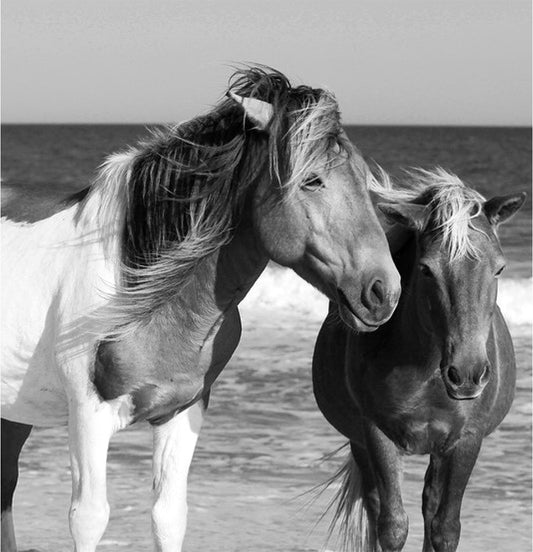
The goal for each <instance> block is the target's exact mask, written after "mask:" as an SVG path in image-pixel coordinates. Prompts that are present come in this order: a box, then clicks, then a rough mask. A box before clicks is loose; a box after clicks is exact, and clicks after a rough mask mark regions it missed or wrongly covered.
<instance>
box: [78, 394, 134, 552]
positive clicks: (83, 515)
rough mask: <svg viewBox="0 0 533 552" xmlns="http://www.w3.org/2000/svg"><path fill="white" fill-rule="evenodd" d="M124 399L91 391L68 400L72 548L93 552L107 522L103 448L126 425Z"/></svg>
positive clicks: (105, 452)
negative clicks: (104, 397) (101, 396)
mask: <svg viewBox="0 0 533 552" xmlns="http://www.w3.org/2000/svg"><path fill="white" fill-rule="evenodd" d="M128 401H129V399H126V400H125V401H124V400H123V399H122V398H119V399H115V400H114V401H109V402H104V401H101V400H100V399H99V398H97V396H96V394H92V395H91V396H90V397H86V398H85V399H83V400H81V401H80V400H71V401H70V402H69V448H70V461H71V471H72V501H71V507H70V516H69V521H70V532H71V534H72V538H73V539H74V546H75V551H76V552H94V550H95V549H96V546H97V544H98V542H99V541H100V539H101V538H102V535H103V534H104V531H105V528H106V526H107V522H108V520H109V504H108V502H107V490H106V462H107V450H108V447H109V441H110V439H111V436H112V435H113V433H115V431H117V430H118V429H121V428H122V427H125V425H127V421H128V417H129V412H130V408H131V405H130V404H129V403H128Z"/></svg>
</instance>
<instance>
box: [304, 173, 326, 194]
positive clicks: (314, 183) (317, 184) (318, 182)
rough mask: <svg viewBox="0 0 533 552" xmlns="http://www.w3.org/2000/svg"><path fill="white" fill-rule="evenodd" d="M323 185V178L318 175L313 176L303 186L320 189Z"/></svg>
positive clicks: (307, 188) (308, 188)
mask: <svg viewBox="0 0 533 552" xmlns="http://www.w3.org/2000/svg"><path fill="white" fill-rule="evenodd" d="M323 186H324V183H323V182H322V179H321V178H320V177H319V176H316V175H315V176H311V177H310V178H308V179H307V180H306V181H305V182H304V183H303V188H305V189H306V190H318V189H319V188H322V187H323Z"/></svg>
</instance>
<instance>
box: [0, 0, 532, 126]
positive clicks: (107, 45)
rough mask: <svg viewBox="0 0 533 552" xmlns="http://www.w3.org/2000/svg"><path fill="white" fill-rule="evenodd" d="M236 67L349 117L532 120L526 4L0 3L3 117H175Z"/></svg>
mask: <svg viewBox="0 0 533 552" xmlns="http://www.w3.org/2000/svg"><path fill="white" fill-rule="evenodd" d="M235 62H260V63H264V64H268V65H271V66H273V67H275V68H277V69H279V70H281V71H283V72H284V73H286V74H287V76H289V78H291V80H293V81H294V82H296V83H297V84H301V83H304V84H310V85H313V86H320V87H327V88H329V89H331V90H333V91H334V92H335V94H336V95H337V98H338V100H339V103H340V105H341V110H342V112H343V118H344V121H345V122H346V123H352V124H354V123H355V124H458V125H469V124H478V125H530V124H531V3H530V0H461V1H452V0H372V1H357V0H280V1H278V0H270V1H268V0H247V1H244V0H190V1H185V0H173V1H169V0H157V1H155V0H144V1H141V0H105V1H104V0H3V1H2V77H3V78H2V119H3V121H4V122H89V123H96V122H142V123H151V122H171V121H180V120H183V119H186V118H189V117H191V116H194V115H196V114H198V113H201V112H203V111H205V110H206V109H207V108H208V107H209V106H210V105H213V104H214V103H216V101H217V99H218V98H219V97H220V96H221V95H222V93H223V91H224V89H225V86H226V82H227V79H228V77H229V75H230V73H231V68H230V67H229V66H230V65H231V64H232V63H235Z"/></svg>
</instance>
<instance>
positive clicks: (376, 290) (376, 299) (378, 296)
mask: <svg viewBox="0 0 533 552" xmlns="http://www.w3.org/2000/svg"><path fill="white" fill-rule="evenodd" d="M370 296H371V298H372V302H373V303H379V304H381V303H383V301H384V299H385V290H384V289H383V282H382V281H381V280H376V281H375V282H374V283H373V284H372V286H371V287H370Z"/></svg>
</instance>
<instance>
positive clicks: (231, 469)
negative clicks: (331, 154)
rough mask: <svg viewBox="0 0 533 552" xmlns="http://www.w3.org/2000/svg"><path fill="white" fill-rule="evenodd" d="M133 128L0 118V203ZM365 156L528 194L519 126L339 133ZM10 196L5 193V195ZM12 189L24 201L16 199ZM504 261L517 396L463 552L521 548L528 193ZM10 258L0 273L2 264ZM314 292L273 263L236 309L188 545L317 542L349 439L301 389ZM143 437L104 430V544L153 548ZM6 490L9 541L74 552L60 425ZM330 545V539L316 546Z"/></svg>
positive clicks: (527, 530) (525, 543)
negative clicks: (107, 508) (11, 493)
mask: <svg viewBox="0 0 533 552" xmlns="http://www.w3.org/2000/svg"><path fill="white" fill-rule="evenodd" d="M143 132H144V131H143V129H142V128H141V127H137V126H6V127H3V128H2V139H3V140H2V142H3V144H2V145H3V153H2V179H3V184H4V187H3V196H4V198H5V199H6V200H8V209H7V210H6V212H7V213H8V214H11V215H13V216H15V215H17V214H18V216H19V217H20V218H32V217H35V214H36V213H37V211H40V210H42V209H45V208H46V207H47V206H48V205H51V204H52V203H53V202H54V201H55V200H56V199H57V198H59V197H61V196H62V195H64V194H67V193H69V192H72V191H75V190H77V189H80V188H82V187H84V186H85V185H86V184H87V183H88V181H89V180H90V179H91V177H92V175H93V174H94V171H95V168H96V166H97V165H98V164H99V163H100V162H101V161H102V159H103V156H104V154H106V153H110V152H112V151H116V150H119V149H121V148H123V147H124V146H125V145H127V144H133V143H134V142H135V139H136V137H137V136H141V135H142V134H143ZM348 132H349V136H350V138H351V139H352V140H353V141H354V143H355V144H356V145H357V146H358V147H359V148H360V149H361V150H362V151H363V152H364V153H365V155H366V156H367V157H369V158H372V159H374V160H375V161H376V162H378V163H379V164H381V165H382V166H384V168H386V169H387V170H389V171H391V172H393V173H395V174H398V173H399V172H400V167H415V166H423V167H425V168H431V167H434V166H436V165H440V166H442V167H444V168H446V169H448V170H451V171H453V172H456V173H457V174H458V175H459V176H460V177H461V178H463V179H464V180H465V181H466V182H468V183H469V184H471V185H472V186H474V187H475V188H476V189H478V190H479V191H480V192H481V193H483V194H484V195H485V196H486V197H491V196H492V195H496V194H504V193H511V192H514V191H521V190H526V191H530V187H531V154H530V152H531V132H530V130H529V129H501V128H500V129H495V128H426V127H419V128H405V127H398V128H393V127H390V128H386V127H350V128H348ZM10 198H11V199H12V202H9V200H10ZM21 198H22V199H21ZM501 236H502V244H503V248H504V252H505V253H506V256H507V258H508V267H507V270H506V272H505V274H504V276H503V277H502V279H501V280H500V287H499V296H498V303H499V304H500V307H501V309H502V311H503V313H504V316H505V318H506V320H507V322H508V324H509V327H510V329H511V333H512V336H513V341H514V344H515V349H516V356H517V364H518V381H517V388H516V399H515V402H514V404H513V407H512V409H511V412H510V413H509V415H508V416H507V418H506V419H505V421H504V422H503V423H502V425H501V426H500V427H499V428H498V429H497V430H496V431H495V432H494V433H493V434H492V435H491V436H489V437H488V438H487V439H486V440H485V441H484V444H483V449H482V452H481V455H480V458H479V460H478V463H477V465H476V467H475V469H474V472H473V474H472V477H471V480H470V483H469V486H468V488H467V491H466V495H465V499H464V503H463V511H462V526H463V530H462V538H461V545H460V547H459V550H461V551H463V552H478V551H479V552H481V551H486V550H490V551H501V552H507V551H509V552H517V551H524V552H529V551H530V550H531V313H532V307H533V305H532V287H531V200H530V198H529V199H528V201H527V203H526V205H525V206H524V208H523V210H522V211H521V212H520V213H519V214H518V215H517V216H516V217H515V218H514V219H512V220H511V221H510V222H509V223H507V224H506V225H504V226H503V227H502V228H501ZM8 269H9V267H3V270H4V272H5V271H6V270H8ZM326 308H327V302H326V300H325V299H324V298H323V297H322V296H321V295H320V294H319V293H318V292H316V291H315V290H314V289H313V288H311V287H310V286H309V285H308V284H306V283H304V282H302V281H301V280H300V279H299V278H298V277H296V276H295V275H294V274H293V273H292V272H290V271H288V270H285V269H281V268H280V267H276V266H269V268H268V269H267V270H266V272H265V273H264V274H263V276H262V277H261V278H260V280H259V281H258V282H257V284H256V285H255V286H254V288H253V289H252V291H251V292H250V294H249V296H248V297H247V298H246V299H245V301H244V303H243V305H242V317H243V326H244V333H243V338H242V341H241V344H240V346H239V348H238V350H237V352H236V354H235V355H234V357H233V358H232V360H231V361H230V363H229V365H228V366H227V367H226V369H225V370H224V372H223V373H222V375H221V376H220V378H219V380H218V381H217V382H216V383H215V385H214V389H213V393H212V396H211V402H210V406H209V411H208V414H207V417H206V420H205V422H204V427H203V430H202V433H201V437H200V440H199V443H198V447H197V450H196V454H195V458H194V460H193V465H192V467H191V473H190V486H189V528H188V532H187V536H186V543H185V549H186V550H188V551H194V550H216V551H220V552H226V551H227V552H230V551H231V552H232V551H251V552H262V551H265V552H266V551H271V550H279V551H284V552H303V551H318V550H321V549H322V546H323V545H324V541H325V535H326V532H327V525H328V520H329V518H328V516H326V518H325V519H324V520H322V521H321V522H319V521H318V520H319V519H320V516H321V514H322V512H323V511H324V510H325V509H326V507H327V504H328V502H329V500H330V499H331V498H332V495H333V492H334V489H333V490H328V491H326V492H325V493H324V494H322V495H317V493H316V491H315V490H314V489H315V488H316V486H317V485H320V484H321V483H322V482H324V481H325V480H327V479H328V478H329V477H330V476H331V475H332V474H333V473H334V472H335V471H336V469H337V468H338V467H339V466H340V465H341V463H342V461H343V458H344V455H345V454H346V451H341V452H339V453H338V454H337V455H336V456H334V457H333V458H330V457H329V454H330V453H331V452H333V451H335V450H337V449H338V448H339V447H341V446H342V445H343V444H344V442H345V439H344V438H343V437H342V436H340V435H339V434H338V433H337V432H336V431H335V430H334V429H333V428H332V427H331V426H329V425H328V423H327V422H326V421H325V420H324V419H323V417H322V415H321V414H320V412H319V411H318V409H317V407H316V405H315V401H314V398H313V394H312V385H311V358H312V351H313V346H314V341H315V338H316V335H317V333H318V330H319V328H320V324H321V322H322V320H323V317H324V316H325V312H326ZM150 451H151V431H150V428H149V426H148V425H146V424H139V425H136V426H133V427H132V428H129V429H127V430H125V431H123V432H121V433H119V434H118V435H116V436H115V437H114V439H113V441H112V443H111V447H110V452H109V464H108V476H109V501H110V504H111V519H110V523H109V526H108V529H107V531H106V533H105V535H104V538H103V540H102V544H101V547H100V549H101V550H103V551H105V550H108V551H114V550H125V549H129V550H132V551H137V550H149V549H151V545H150V506H151V453H150ZM426 464H427V457H419V456H410V457H406V459H405V463H404V465H405V477H404V485H403V495H404V502H405V505H406V508H407V511H408V514H409V518H410V532H409V539H408V543H407V546H406V548H405V549H406V550H407V551H409V552H410V551H416V550H420V549H421V542H422V535H423V524H422V516H421V513H420V508H421V491H422V482H423V473H424V470H425V466H426ZM20 469H21V477H20V482H19V487H18V489H17V493H16V496H15V519H16V530H17V535H18V540H19V546H20V549H21V550H24V549H27V548H36V549H38V550H41V551H43V552H62V551H66V550H70V549H71V544H70V537H69V534H68V522H67V517H68V507H69V498H70V470H69V462H68V451H67V438H66V430H65V428H53V429H34V431H33V433H32V436H31V437H30V440H29V441H28V443H27V445H26V447H25V448H24V450H23V452H22V455H21V460H20ZM328 549H329V550H335V549H336V544H335V541H334V540H333V541H331V542H330V543H329V545H328Z"/></svg>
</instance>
